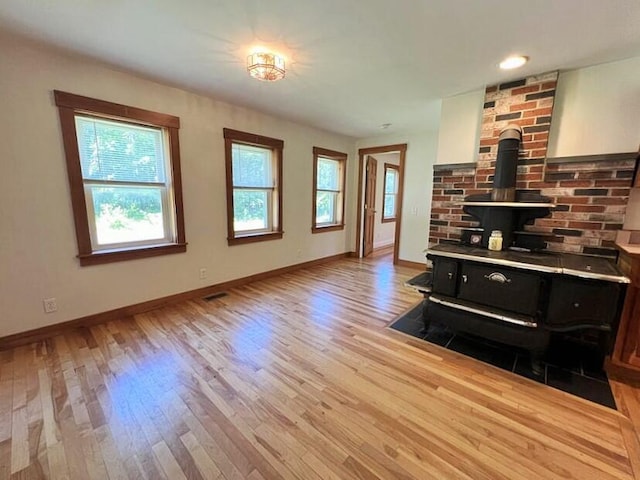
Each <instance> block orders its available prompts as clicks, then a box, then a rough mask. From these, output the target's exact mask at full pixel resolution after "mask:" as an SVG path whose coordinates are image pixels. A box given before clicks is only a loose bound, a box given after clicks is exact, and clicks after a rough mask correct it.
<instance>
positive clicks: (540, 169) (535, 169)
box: [529, 165, 544, 173]
mask: <svg viewBox="0 0 640 480" xmlns="http://www.w3.org/2000/svg"><path fill="white" fill-rule="evenodd" d="M529 171H530V172H531V173H533V172H543V171H544V165H531V166H529Z"/></svg>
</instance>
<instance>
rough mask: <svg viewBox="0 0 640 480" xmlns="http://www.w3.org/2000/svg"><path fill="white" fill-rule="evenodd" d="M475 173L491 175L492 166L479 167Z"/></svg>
mask: <svg viewBox="0 0 640 480" xmlns="http://www.w3.org/2000/svg"><path fill="white" fill-rule="evenodd" d="M476 175H493V168H479V169H477V170H476Z"/></svg>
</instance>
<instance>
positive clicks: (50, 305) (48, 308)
mask: <svg viewBox="0 0 640 480" xmlns="http://www.w3.org/2000/svg"><path fill="white" fill-rule="evenodd" d="M42 306H43V307H44V312H45V313H53V312H55V311H57V310H58V304H57V303H56V299H55V298H45V299H43V300H42Z"/></svg>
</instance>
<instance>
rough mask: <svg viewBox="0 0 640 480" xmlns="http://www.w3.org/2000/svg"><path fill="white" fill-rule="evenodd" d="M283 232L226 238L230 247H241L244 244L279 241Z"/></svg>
mask: <svg viewBox="0 0 640 480" xmlns="http://www.w3.org/2000/svg"><path fill="white" fill-rule="evenodd" d="M283 233H284V232H270V233H257V234H254V235H242V236H237V237H233V238H227V243H228V244H229V245H230V246H231V245H243V244H245V243H256V242H267V241H269V240H279V239H281V238H282V234H283Z"/></svg>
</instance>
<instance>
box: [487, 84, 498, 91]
mask: <svg viewBox="0 0 640 480" xmlns="http://www.w3.org/2000/svg"><path fill="white" fill-rule="evenodd" d="M484 91H485V92H486V93H493V92H497V91H498V86H497V85H494V86H492V87H487V88H486V89H485V90H484Z"/></svg>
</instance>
